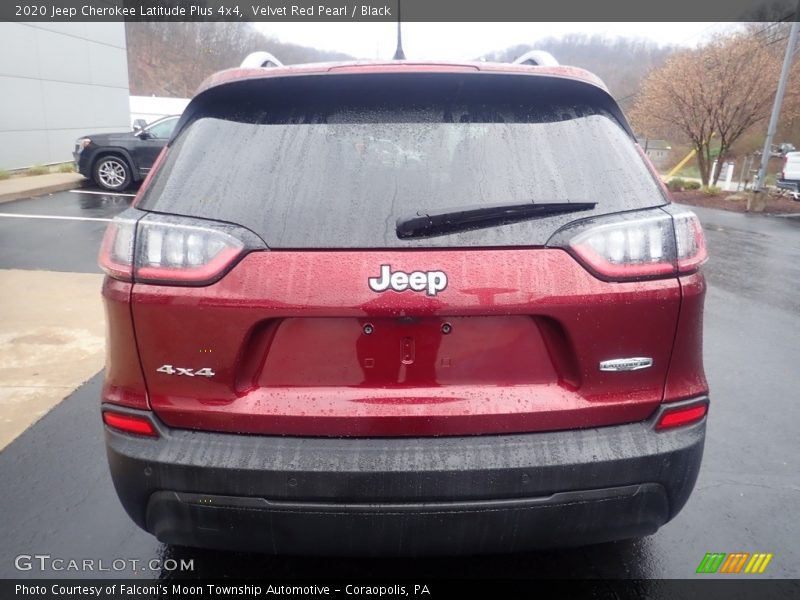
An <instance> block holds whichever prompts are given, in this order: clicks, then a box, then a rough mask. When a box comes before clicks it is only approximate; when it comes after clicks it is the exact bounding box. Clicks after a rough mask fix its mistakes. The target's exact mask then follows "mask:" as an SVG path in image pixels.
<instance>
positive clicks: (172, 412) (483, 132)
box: [100, 62, 708, 555]
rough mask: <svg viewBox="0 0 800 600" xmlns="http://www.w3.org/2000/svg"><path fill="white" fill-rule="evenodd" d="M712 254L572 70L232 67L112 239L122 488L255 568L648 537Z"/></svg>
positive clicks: (676, 456)
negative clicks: (288, 561)
mask: <svg viewBox="0 0 800 600" xmlns="http://www.w3.org/2000/svg"><path fill="white" fill-rule="evenodd" d="M705 258H706V252H705V244H704V238H703V233H702V230H701V228H700V225H699V223H698V220H697V218H696V217H695V216H694V215H693V214H692V213H691V212H689V211H687V210H684V209H682V208H676V207H673V206H671V205H670V202H669V197H668V194H667V192H666V191H665V189H664V187H663V185H662V184H661V183H660V180H659V178H658V176H657V174H656V173H655V172H654V171H653V169H652V167H650V164H649V162H648V161H647V159H646V157H645V156H644V155H643V153H642V151H641V149H640V148H639V147H638V146H637V145H636V143H635V140H634V136H633V134H632V132H631V128H630V126H629V125H628V123H627V121H626V120H625V117H624V116H623V115H622V113H621V111H620V108H619V106H618V105H617V104H616V102H615V101H614V100H613V99H612V97H611V96H610V95H609V93H608V91H607V90H606V88H605V86H604V85H603V83H602V82H601V81H600V80H598V79H597V78H596V77H595V76H593V75H591V74H590V73H587V72H585V71H582V70H580V69H575V68H572V67H558V66H549V67H542V66H524V65H510V64H491V63H480V64H431V63H426V64H416V63H412V62H391V63H386V64H376V63H369V64H366V63H347V64H326V65H308V66H302V67H294V68H285V67H277V68H249V69H232V70H229V71H224V72H222V73H219V74H217V75H214V76H212V77H211V78H210V79H209V80H207V81H206V83H205V84H204V85H203V86H202V88H201V90H200V91H199V92H198V94H197V95H196V96H195V98H194V99H193V100H192V102H191V104H190V105H189V106H188V108H187V109H186V112H185V113H184V114H183V116H182V118H181V120H180V122H179V124H178V126H177V127H176V129H175V132H174V133H173V137H172V139H171V140H170V143H169V144H168V146H167V148H166V149H165V150H164V151H163V152H162V154H161V156H160V157H159V160H158V162H157V163H156V165H155V166H154V168H153V172H152V173H151V175H150V176H149V177H148V180H147V181H146V182H145V184H144V185H143V187H142V189H141V190H140V192H139V194H138V197H137V199H136V201H135V203H134V207H133V208H131V209H129V210H127V211H126V212H124V213H122V214H121V215H120V216H119V218H117V219H115V220H114V222H113V223H112V224H111V225H110V227H109V229H108V232H107V234H106V237H105V239H104V243H103V249H102V251H101V259H100V260H101V265H102V266H103V268H104V269H105V271H106V273H107V275H108V276H107V277H106V279H105V283H104V285H103V297H104V300H105V306H106V311H107V318H108V363H107V369H106V379H105V385H104V388H103V397H102V401H103V404H102V414H103V420H104V422H105V425H106V427H105V435H106V442H107V447H108V458H109V463H110V466H111V474H112V476H113V480H114V485H115V486H116V490H117V493H118V494H119V497H120V499H121V501H122V504H123V505H124V507H125V509H126V511H127V512H128V514H129V515H130V516H131V518H132V519H133V520H134V521H135V522H136V523H137V524H138V525H140V526H141V527H143V528H144V529H146V530H147V531H149V532H152V533H153V534H155V535H156V536H157V537H158V539H159V540H161V541H163V542H166V543H171V544H184V545H190V546H206V547H215V548H229V549H246V550H256V551H266V552H273V553H301V554H302V553H305V554H310V553H314V554H349V555H372V554H412V555H414V554H426V553H428V554H435V553H439V554H441V553H448V554H459V553H461V554H466V553H485V552H502V551H519V550H527V549H531V548H537V547H547V546H555V545H576V544H589V543H596V542H602V541H607V540H615V539H621V538H629V537H634V536H642V535H646V534H650V533H653V532H655V531H656V530H657V529H658V528H659V527H660V526H661V525H663V524H665V523H666V522H668V521H669V520H670V519H672V518H673V517H675V515H676V514H677V513H678V511H680V509H681V508H682V507H683V505H684V503H685V502H686V500H687V498H688V496H689V494H690V492H691V490H692V487H693V486H694V483H695V480H696V478H697V473H698V469H699V466H700V461H701V456H702V452H703V442H704V437H705V421H706V418H705V415H706V411H707V407H708V397H707V391H708V390H707V385H706V380H705V377H704V374H703V367H702V349H701V333H702V307H703V296H704V292H705V283H704V279H703V275H702V274H701V273H700V272H699V271H698V267H699V265H700V264H701V263H702V262H703V261H704V260H705Z"/></svg>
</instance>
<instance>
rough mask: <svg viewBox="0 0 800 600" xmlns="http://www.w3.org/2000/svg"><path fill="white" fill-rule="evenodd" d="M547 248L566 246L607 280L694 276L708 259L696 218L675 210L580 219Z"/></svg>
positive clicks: (549, 243)
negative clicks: (682, 274) (681, 274)
mask: <svg viewBox="0 0 800 600" xmlns="http://www.w3.org/2000/svg"><path fill="white" fill-rule="evenodd" d="M547 245H548V246H551V247H552V246H558V247H561V248H565V249H566V250H568V251H569V252H571V253H572V254H573V255H574V256H575V257H576V258H577V259H578V260H579V261H580V262H581V263H582V264H583V265H584V266H586V268H588V269H589V270H590V271H592V272H593V273H594V274H595V275H596V276H597V277H599V278H600V279H604V280H607V281H634V280H638V279H652V278H658V277H670V276H674V275H675V274H676V273H691V272H693V271H696V270H697V268H698V267H699V266H700V265H701V264H702V263H703V262H705V260H706V259H707V254H706V245H705V238H704V236H703V230H702V228H701V226H700V222H699V220H698V219H697V217H696V216H695V214H694V213H693V212H691V211H688V210H682V209H675V208H673V207H671V206H668V207H664V208H663V209H651V210H647V211H641V212H633V213H623V214H619V215H611V216H608V217H599V218H596V219H589V220H586V221H581V222H578V223H577V224H574V225H569V226H567V227H566V228H564V229H562V230H561V231H559V232H558V233H556V234H555V235H554V236H553V238H552V239H551V240H550V242H548V244H547Z"/></svg>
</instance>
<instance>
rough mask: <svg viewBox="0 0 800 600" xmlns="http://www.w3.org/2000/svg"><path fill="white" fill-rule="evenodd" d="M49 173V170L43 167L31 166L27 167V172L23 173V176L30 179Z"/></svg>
mask: <svg viewBox="0 0 800 600" xmlns="http://www.w3.org/2000/svg"><path fill="white" fill-rule="evenodd" d="M49 172H50V169H48V168H47V167H45V166H44V165H33V166H32V167H29V168H28V170H26V171H25V175H27V176H28V177H32V176H34V175H47V174H48V173H49Z"/></svg>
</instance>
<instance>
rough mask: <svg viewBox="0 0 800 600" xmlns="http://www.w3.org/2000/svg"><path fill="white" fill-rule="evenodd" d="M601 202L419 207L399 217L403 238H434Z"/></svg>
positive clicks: (575, 209)
mask: <svg viewBox="0 0 800 600" xmlns="http://www.w3.org/2000/svg"><path fill="white" fill-rule="evenodd" d="M595 206H597V202H550V203H544V204H533V203H531V202H526V203H525V204H475V205H472V206H462V207H456V208H447V209H442V210H419V211H417V212H416V214H414V215H411V216H408V217H400V218H399V219H397V228H396V229H397V237H398V238H400V239H406V238H416V237H430V236H435V235H444V234H447V233H454V232H457V231H468V230H470V229H481V228H484V227H495V226H497V225H507V224H510V223H518V222H520V221H526V220H528V219H536V218H539V217H550V216H553V215H560V214H565V213H573V212H580V211H584V210H592V209H593V208H594V207H595Z"/></svg>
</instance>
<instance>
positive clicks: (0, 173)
mask: <svg viewBox="0 0 800 600" xmlns="http://www.w3.org/2000/svg"><path fill="white" fill-rule="evenodd" d="M9 177H11V173H9V172H8V171H0V181H3V179H8V178H9Z"/></svg>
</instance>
